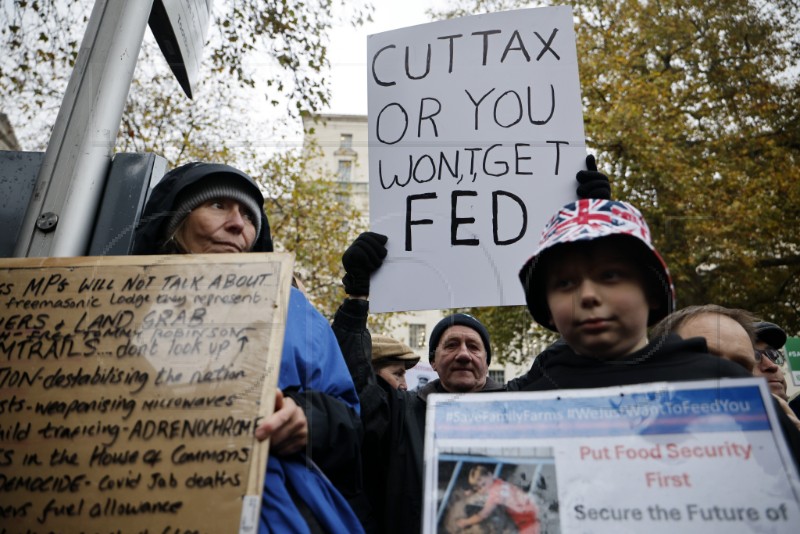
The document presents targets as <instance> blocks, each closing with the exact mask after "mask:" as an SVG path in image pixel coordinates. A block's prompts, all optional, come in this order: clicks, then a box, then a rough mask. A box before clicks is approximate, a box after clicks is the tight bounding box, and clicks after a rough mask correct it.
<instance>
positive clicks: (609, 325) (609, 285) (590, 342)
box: [545, 240, 650, 360]
mask: <svg viewBox="0 0 800 534" xmlns="http://www.w3.org/2000/svg"><path fill="white" fill-rule="evenodd" d="M600 241H602V240H600ZM629 256H630V255H629V254H626V253H625V251H624V250H620V247H616V246H607V247H604V246H599V245H598V244H597V243H586V244H584V243H581V244H580V246H567V247H565V248H564V249H562V250H560V251H554V256H553V257H552V259H551V260H550V262H549V263H548V267H547V278H546V282H545V283H546V286H545V287H546V292H547V304H548V306H549V308H550V315H551V317H552V321H553V326H555V328H556V329H557V330H558V332H559V334H561V335H562V336H563V337H564V339H565V340H566V341H567V343H569V345H570V347H572V348H573V350H575V352H577V353H578V354H583V355H585V356H592V357H595V358H599V359H603V360H612V359H617V358H622V357H624V356H627V355H629V354H631V353H633V352H635V351H637V350H639V349H641V348H643V347H644V346H645V345H647V316H648V314H649V311H650V304H649V302H648V298H647V296H646V295H645V291H644V286H645V282H644V277H643V276H642V274H641V271H640V270H639V268H638V267H637V266H636V265H635V264H634V263H633V262H632V261H631V260H630V259H629Z"/></svg>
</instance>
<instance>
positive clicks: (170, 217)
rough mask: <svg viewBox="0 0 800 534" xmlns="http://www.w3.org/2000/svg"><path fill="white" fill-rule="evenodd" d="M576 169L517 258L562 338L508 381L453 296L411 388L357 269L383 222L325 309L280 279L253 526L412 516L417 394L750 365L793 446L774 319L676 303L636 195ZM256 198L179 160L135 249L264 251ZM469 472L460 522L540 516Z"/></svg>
mask: <svg viewBox="0 0 800 534" xmlns="http://www.w3.org/2000/svg"><path fill="white" fill-rule="evenodd" d="M577 181H578V184H579V185H578V188H577V196H578V200H577V201H575V202H572V203H570V204H568V205H566V206H564V207H562V208H561V209H559V210H558V211H557V213H556V214H555V215H554V216H553V217H552V218H551V219H550V221H549V222H548V223H547V225H546V226H545V229H544V231H543V233H542V237H541V239H540V242H539V244H538V247H537V249H536V250H535V251H532V252H533V254H532V256H531V257H530V259H529V260H528V261H527V262H526V263H525V264H524V265H521V266H520V274H519V278H520V282H521V284H522V287H523V289H524V292H525V298H526V302H527V306H528V309H529V311H530V315H531V317H532V318H533V320H534V321H535V322H536V323H537V324H539V325H540V326H542V327H544V328H546V329H549V330H551V331H553V332H555V333H557V335H558V336H559V339H558V341H556V342H555V343H553V344H552V345H551V346H550V347H548V348H547V349H546V350H545V351H544V352H543V353H541V354H539V355H538V356H537V357H536V358H535V359H534V360H533V363H532V366H531V368H530V370H529V371H528V372H527V373H526V374H525V375H523V376H520V377H518V378H515V379H514V380H511V381H509V382H508V383H506V384H501V383H498V382H496V381H494V380H492V379H491V378H490V377H489V373H488V368H489V365H490V364H491V358H492V346H491V333H490V332H489V331H488V330H487V328H486V327H485V326H484V325H483V324H482V323H481V322H480V320H479V319H478V318H476V317H473V316H471V315H468V314H464V313H455V314H451V315H448V316H447V317H445V318H444V319H442V320H441V321H440V322H439V323H438V324H437V325H436V327H435V328H434V329H433V331H432V332H431V336H430V340H429V354H428V358H429V361H430V364H431V367H432V368H433V369H434V370H435V371H436V372H437V374H438V378H437V379H436V380H433V381H431V382H429V383H427V384H426V385H425V386H424V387H422V388H419V389H418V390H414V391H409V390H408V388H407V386H406V382H405V377H404V375H405V371H406V370H407V369H409V368H410V367H412V366H413V365H414V364H416V363H417V361H418V360H419V357H418V356H417V355H415V354H414V353H413V351H412V350H411V349H410V348H409V347H408V346H406V345H404V344H403V343H401V342H399V341H397V340H394V339H392V338H389V337H387V336H383V335H377V334H376V335H372V334H371V333H370V332H369V330H368V328H367V317H368V314H369V287H370V278H371V276H372V275H373V274H374V273H375V271H376V270H378V269H379V268H380V266H381V264H382V262H383V259H384V258H385V256H386V244H387V238H386V236H382V235H380V234H376V233H372V232H367V233H364V234H362V235H361V236H359V237H358V238H357V239H356V240H355V241H354V242H353V243H352V244H351V245H350V247H349V248H348V249H347V251H345V252H344V255H343V258H342V263H343V266H344V269H345V273H344V278H343V283H344V288H345V292H346V293H347V295H348V296H347V298H346V299H345V300H344V302H343V303H342V304H341V306H340V308H339V310H338V311H337V313H336V315H335V317H334V320H333V323H332V325H331V324H328V322H327V321H326V320H325V319H324V318H323V317H322V316H321V315H320V314H319V313H318V312H317V311H316V310H315V309H314V308H313V306H312V305H311V304H310V303H309V301H308V300H307V299H306V298H305V296H304V295H303V293H302V292H301V291H300V290H298V289H297V288H292V291H291V295H290V301H289V313H288V317H287V326H286V333H285V338H284V344H283V353H282V359H281V368H280V375H279V384H278V386H279V389H278V391H277V393H276V399H275V407H276V408H275V412H274V413H273V415H272V416H270V417H269V418H267V419H266V420H265V421H264V422H263V423H262V424H261V425H260V426H259V428H258V429H257V431H256V437H257V438H258V439H260V440H264V439H270V458H269V462H268V466H267V476H266V477H265V483H264V491H263V502H262V512H261V523H260V531H261V532H281V533H283V532H301V533H317V532H348V533H352V532H356V533H357V532H362V531H366V532H379V533H395V532H396V533H413V532H419V531H420V530H421V522H422V497H423V482H422V481H423V465H424V455H423V451H424V436H425V418H426V408H427V407H426V400H427V398H428V396H429V395H431V394H433V393H462V394H463V393H491V392H501V391H542V390H553V389H576V388H596V387H605V386H620V385H629V384H640V383H648V382H662V381H685V380H700V379H718V378H736V377H748V376H761V377H764V378H765V379H766V380H767V382H768V385H769V388H770V391H771V393H772V394H773V396H774V397H775V403H776V406H777V407H778V409H777V411H776V413H777V414H778V416H779V420H780V424H781V427H782V430H783V435H784V436H785V438H786V441H787V444H788V448H789V450H790V452H791V453H792V455H793V458H794V460H795V463H798V458H800V430H798V427H800V422H799V421H798V420H797V418H796V417H794V414H793V412H792V410H791V408H790V407H789V404H788V403H787V400H788V399H787V396H786V382H785V377H784V375H783V371H782V369H781V367H780V366H781V364H782V363H783V355H782V354H781V352H780V348H781V347H782V345H783V344H784V343H785V341H786V334H785V332H784V331H783V330H782V329H781V328H780V327H779V326H777V325H774V324H772V323H768V322H764V321H760V320H758V319H757V318H755V317H753V316H752V315H750V314H749V313H747V312H745V311H742V310H731V309H728V308H724V307H722V306H716V305H708V306H697V307H691V308H687V309H684V310H680V311H677V312H675V311H674V309H673V308H674V303H675V288H674V286H673V281H672V278H671V275H670V272H669V269H668V267H667V265H666V263H665V262H664V260H663V258H662V257H661V255H660V254H659V253H658V251H657V250H656V249H655V247H654V246H653V242H652V238H651V235H650V230H649V228H648V226H647V223H646V222H645V220H644V218H643V217H642V215H641V213H640V212H639V211H638V210H637V209H636V208H635V207H634V206H632V205H631V204H629V203H626V202H621V201H615V200H611V198H610V196H611V195H610V185H609V181H608V178H607V177H606V176H605V175H603V174H602V173H600V172H598V171H597V168H596V165H595V162H594V158H593V157H591V156H589V157H588V158H587V169H586V170H584V171H580V172H579V173H578V175H577ZM263 205H264V199H263V197H262V195H261V193H260V191H259V188H258V187H257V185H256V184H255V182H254V181H253V180H252V178H250V177H249V176H248V175H247V174H245V173H243V172H241V171H239V170H237V169H234V168H232V167H229V166H226V165H220V164H209V163H191V164H188V165H184V166H182V167H179V168H177V169H175V170H173V171H171V172H170V173H168V174H167V176H165V178H164V179H162V181H161V182H160V183H159V185H158V186H157V187H156V188H155V189H154V191H153V193H152V194H151V196H150V199H149V201H148V204H147V206H146V209H145V212H144V214H143V215H142V218H141V223H140V225H139V227H138V230H137V235H136V241H135V245H134V253H137V254H164V253H170V254H193V253H217V252H242V253H245V252H253V251H261V252H269V251H272V239H271V235H270V229H269V224H268V220H267V216H266V214H265V212H264V209H263ZM587 213H588V214H590V215H591V214H595V215H597V216H596V217H592V216H589V217H587V216H586V214H587ZM469 482H470V488H468V490H467V491H470V492H474V493H476V494H478V493H482V494H485V497H486V500H485V504H484V506H483V507H482V508H480V509H479V510H477V511H476V512H475V513H474V514H472V515H470V516H468V517H465V518H463V519H461V520H459V522H458V525H459V526H460V527H465V528H466V527H468V526H470V525H474V524H477V523H480V522H482V521H484V520H485V519H486V518H487V517H488V516H489V514H491V513H492V511H493V510H494V509H496V508H498V507H500V508H504V509H506V510H507V512H508V513H509V514H510V515H511V516H512V519H513V520H514V522H515V523H516V525H517V528H518V531H520V532H538V531H539V522H538V518H537V517H538V515H537V514H538V508H537V504H536V503H535V502H534V501H533V500H532V499H531V498H530V496H529V495H523V494H522V492H521V491H520V490H517V489H514V488H511V487H509V484H508V483H506V482H504V481H502V480H499V479H497V478H495V477H494V476H493V475H492V474H491V473H490V472H488V471H487V470H486V469H485V468H484V467H476V468H473V469H472V471H471V472H470V477H469Z"/></svg>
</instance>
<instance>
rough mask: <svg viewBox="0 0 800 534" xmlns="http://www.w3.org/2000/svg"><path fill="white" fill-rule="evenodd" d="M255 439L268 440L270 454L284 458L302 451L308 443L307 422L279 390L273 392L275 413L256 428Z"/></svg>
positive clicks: (290, 400) (303, 413)
mask: <svg viewBox="0 0 800 534" xmlns="http://www.w3.org/2000/svg"><path fill="white" fill-rule="evenodd" d="M255 435H256V439H257V440H259V441H264V440H265V439H269V440H270V443H269V450H270V453H271V454H277V455H278V456H284V455H288V454H293V453H295V452H299V451H301V450H303V449H304V448H305V447H306V445H307V443H308V420H307V419H306V414H305V412H304V411H303V409H302V408H300V406H298V405H297V404H296V403H295V402H294V400H293V399H292V398H290V397H284V396H283V392H282V391H281V390H276V392H275V411H274V412H272V415H270V416H269V417H267V418H266V419H265V420H264V421H263V422H262V423H261V424H260V425H258V428H256V432H255Z"/></svg>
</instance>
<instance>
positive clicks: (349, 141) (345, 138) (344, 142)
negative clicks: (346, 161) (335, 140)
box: [339, 133, 353, 148]
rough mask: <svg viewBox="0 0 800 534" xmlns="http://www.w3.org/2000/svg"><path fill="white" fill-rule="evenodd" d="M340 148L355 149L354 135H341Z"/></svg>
mask: <svg viewBox="0 0 800 534" xmlns="http://www.w3.org/2000/svg"><path fill="white" fill-rule="evenodd" d="M339 148H353V134H348V133H343V134H340V135H339Z"/></svg>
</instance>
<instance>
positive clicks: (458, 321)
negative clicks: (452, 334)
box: [428, 313, 492, 365]
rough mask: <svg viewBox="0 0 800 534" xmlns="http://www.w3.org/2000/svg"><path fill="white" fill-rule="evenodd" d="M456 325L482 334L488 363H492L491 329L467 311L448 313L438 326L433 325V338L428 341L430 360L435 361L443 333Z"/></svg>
mask: <svg viewBox="0 0 800 534" xmlns="http://www.w3.org/2000/svg"><path fill="white" fill-rule="evenodd" d="M455 325H461V326H466V327H468V328H472V329H473V330H475V331H476V332H477V333H478V335H480V336H481V340H482V341H483V346H484V347H485V348H486V365H489V364H490V363H492V345H491V343H490V342H489V331H488V330H486V327H485V326H483V323H481V322H480V321H479V320H477V319H476V318H475V317H473V316H471V315H469V314H466V313H454V314H453V315H448V316H447V317H445V318H444V319H442V320H441V321H439V322H438V323H436V326H434V327H433V331H432V332H431V339H430V341H429V342H428V360H429V361H430V362H431V363H433V360H434V358H435V356H436V347H438V346H439V341H440V340H441V339H442V335H443V334H444V332H445V330H447V329H448V328H450V327H451V326H455Z"/></svg>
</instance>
